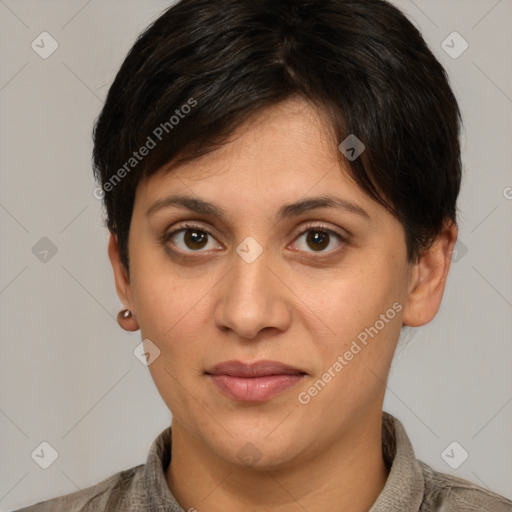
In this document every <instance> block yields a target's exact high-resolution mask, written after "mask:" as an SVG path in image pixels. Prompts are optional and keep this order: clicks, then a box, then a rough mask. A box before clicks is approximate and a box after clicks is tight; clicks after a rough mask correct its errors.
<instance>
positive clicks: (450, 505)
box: [418, 460, 512, 512]
mask: <svg viewBox="0 0 512 512" xmlns="http://www.w3.org/2000/svg"><path fill="white" fill-rule="evenodd" d="M418 463H419V465H420V468H421V471H422V473H423V477H424V481H425V497H424V501H423V504H424V507H423V508H422V509H421V510H422V512H423V511H424V512H430V511H432V512H434V511H439V512H512V501H511V500H509V499H507V498H505V497H504V496H501V495H499V494H497V493H495V492H492V491H490V490H488V489H485V488H483V487H480V486H479V485H476V484H474V483H472V482H470V481H469V480H465V479H463V478H458V477H456V476H453V475H449V474H447V473H442V472H439V471H435V470H434V469H432V468H431V467H430V466H428V465H427V464H425V463H424V462H422V461H420V460H418Z"/></svg>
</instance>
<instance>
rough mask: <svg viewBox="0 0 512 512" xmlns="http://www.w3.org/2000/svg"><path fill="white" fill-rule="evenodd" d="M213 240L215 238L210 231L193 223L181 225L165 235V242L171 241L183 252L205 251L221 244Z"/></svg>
mask: <svg viewBox="0 0 512 512" xmlns="http://www.w3.org/2000/svg"><path fill="white" fill-rule="evenodd" d="M213 240H215V239H214V238H213V235H212V234H211V233H210V232H209V231H207V230H206V229H204V228H200V227H199V226H191V225H184V226H181V227H180V228H179V229H176V230H174V231H172V232H171V233H169V234H167V235H165V237H164V241H165V243H168V242H169V241H170V242H171V243H172V245H174V246H176V247H177V248H178V249H179V250H180V251H182V252H205V251H203V249H215V248H218V247H219V244H215V243H213V242H212V241H213ZM209 244H210V247H209V246H208V245H209Z"/></svg>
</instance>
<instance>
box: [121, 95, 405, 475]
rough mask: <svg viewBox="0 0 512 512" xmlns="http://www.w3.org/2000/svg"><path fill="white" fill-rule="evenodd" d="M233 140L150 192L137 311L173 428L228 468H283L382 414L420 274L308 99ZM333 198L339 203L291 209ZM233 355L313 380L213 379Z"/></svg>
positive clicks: (133, 259) (138, 247)
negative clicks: (205, 207)
mask: <svg viewBox="0 0 512 512" xmlns="http://www.w3.org/2000/svg"><path fill="white" fill-rule="evenodd" d="M231 140H232V141H231V142H230V143H228V144H226V145H225V146H223V147H222V148H221V149H219V150H217V151H215V152H213V153H210V154H208V155H206V156H204V157H202V158H200V159H198V160H195V161H192V162H189V163H186V164H183V165H182V166H180V167H176V168H174V169H173V170H172V171H170V172H159V173H157V174H156V175H154V176H152V177H151V178H150V179H149V180H148V181H146V182H143V183H141V184H140V185H139V187H138V189H137V193H136V199H135V205H134V211H133V217H132V221H131V228H130V237H129V257H130V283H129V292H128V298H127V302H128V304H126V305H127V307H130V308H131V309H132V311H133V313H134V315H135V317H136V319H137V322H138V324H139V326H140V329H141V334H142V339H149V340H151V342H152V343H153V344H154V345H156V346H157V347H158V349H159V350H160V355H159V356H158V357H157V358H156V359H155V360H154V361H153V362H152V363H151V364H150V365H149V369H150V372H151V375H152V377H153V379H154V381H155V384H156V386H157V388H158V391H159V392H160V394H161V396H162V398H163V400H164V401H165V403H166V404H167V406H168V407H169V409H170V410H171V412H172V415H173V427H174V426H175V425H179V427H180V428H182V429H185V430H186V432H187V433H188V434H189V435H190V436H192V437H194V438H196V439H199V440H200V441H201V442H202V446H205V447H207V448H209V449H210V450H211V451H212V452H213V453H216V454H217V455H218V456H220V457H222V458H223V459H225V460H226V461H229V462H232V463H235V464H242V461H243V458H244V456H246V455H248V456H249V457H252V459H253V462H255V463H257V464H258V465H261V467H264V466H265V465H267V464H268V465H269V466H272V467H279V466H281V467H286V466H287V465H291V464H293V463H296V462H297V461H301V460H306V459H307V458H308V457H310V456H312V455H313V454H314V453H315V452H318V451H319V450H322V449H323V448H325V447H327V446H330V445H332V443H333V442H334V440H335V439H339V438H340V434H343V433H344V432H349V431H350V429H352V430H354V429H357V428H361V425H364V420H365V418H366V419H368V418H370V417H372V418H377V417H380V413H381V407H382V401H383V396H384V389H385V385H384V381H385V380H386V378H387V375H388V371H389V367H390V364H391V360H392V356H393V353H394V350H395V346H396V343H397V340H398V337H399V334H400V329H401V326H402V316H403V313H404V309H403V308H405V306H406V302H407V299H408V293H409V291H410V283H411V268H412V267H411V266H410V265H409V264H408V262H407V258H406V244H405V237H404V231H403V227H402V225H401V224H400V223H399V222H398V221H397V220H396V219H395V218H394V217H393V216H392V215H391V214H389V213H388V212H387V211H386V210H385V209H384V208H383V207H382V206H381V205H379V204H378V203H377V202H375V201H374V200H372V199H371V198H369V197H368V196H367V195H366V194H365V193H363V192H362V191H361V190H360V189H359V188H358V187H357V186H356V185H355V184H354V182H353V181H351V179H349V178H348V175H347V172H346V171H345V170H344V169H340V167H339V164H338V161H337V159H336V154H335V151H336V148H335V147H334V148H333V146H332V142H329V141H330V136H329V135H328V133H327V132H326V131H325V129H324V124H323V122H322V121H321V119H320V118H319V117H318V114H316V112H315V111H314V110H313V109H312V108H311V107H309V106H308V105H307V104H306V103H302V102H300V101H297V100H295V101H292V100H289V101H287V102H284V103H282V104H280V105H279V106H278V107H275V108H272V109H269V110H267V111H265V112H264V114H263V115H260V116H258V117H257V118H254V119H253V120H252V121H251V123H249V124H248V125H247V126H245V129H244V130H243V131H241V130H240V131H238V132H237V138H232V139H231ZM330 144H331V145H330ZM175 196H181V197H184V196H186V197H187V198H190V201H201V202H205V203H208V204H211V205H214V206H215V209H216V212H214V213H212V212H210V213H205V212H197V211H192V210H190V209H187V208H185V207H183V206H179V205H178V204H174V205H171V204H170V201H168V200H169V198H172V197H175ZM327 196H328V197H330V198H332V199H334V201H336V200H339V201H340V204H341V206H340V207H332V206H331V207H328V206H323V207H316V208H314V209H310V208H309V207H307V204H306V205H305V206H304V207H295V208H294V207H291V206H286V205H291V204H293V203H301V202H303V201H311V200H312V199H314V198H320V197H322V198H325V197H327ZM166 201H167V204H166V203H165V202H166ZM190 204H192V203H190ZM196 204H197V203H196ZM310 206H311V204H310ZM212 209H213V208H212ZM220 210H222V212H223V216H219V215H218V213H219V211H220ZM148 211H150V213H149V214H148ZM186 224H188V225H189V227H186V226H185V225H186ZM190 226H192V227H190ZM172 232H175V233H174V234H172ZM208 233H210V234H208ZM166 235H169V236H168V237H167V239H166ZM146 343H147V342H146ZM233 360H236V361H240V362H243V363H247V364H249V363H253V362H256V361H260V360H271V361H276V362H280V363H284V364H286V365H290V366H292V367H293V368H295V369H298V370H300V371H301V372H302V375H301V376H297V375H296V376H295V377H290V376H288V377H277V378H276V377H274V380H272V379H271V378H268V377H267V378H266V380H265V378H261V379H260V380H259V381H258V382H259V384H255V382H256V381H252V385H251V383H250V382H249V381H248V380H244V379H235V378H233V377H226V376H224V377H216V378H213V377H212V376H211V375H209V374H208V373H207V371H208V370H209V369H211V368H212V367H213V366H214V365H217V364H218V363H221V362H225V361H233ZM278 381H279V382H281V384H282V383H284V384H283V386H284V387H282V388H280V387H279V385H278V384H276V382H278ZM216 382H217V383H220V385H217V384H216ZM222 383H224V384H225V386H228V388H230V389H232V390H234V393H235V395H230V394H229V393H227V392H225V391H224V390H223V388H222ZM226 383H227V384H226ZM363 428H364V427H363Z"/></svg>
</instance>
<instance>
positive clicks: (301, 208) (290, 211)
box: [146, 195, 371, 222]
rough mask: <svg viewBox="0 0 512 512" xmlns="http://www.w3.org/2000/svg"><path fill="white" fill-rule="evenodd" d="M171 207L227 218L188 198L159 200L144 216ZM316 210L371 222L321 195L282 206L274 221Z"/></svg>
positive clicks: (361, 213)
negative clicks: (351, 215)
mask: <svg viewBox="0 0 512 512" xmlns="http://www.w3.org/2000/svg"><path fill="white" fill-rule="evenodd" d="M172 206H176V207H180V208H184V209H187V210H190V211H192V212H195V213H202V214H205V215H213V216H216V217H219V218H220V219H225V218H226V217H227V215H226V211H225V210H224V209H223V208H221V207H220V206H218V205H215V204H213V203H209V202H207V201H204V200H202V199H197V198H194V197H188V196H170V197H166V198H164V199H159V200H158V201H156V202H155V203H154V204H153V205H151V206H150V207H149V208H148V210H147V211H146V216H147V217H148V216H150V215H152V214H153V213H155V212H156V211H159V210H162V209H164V208H169V207H172ZM317 208H336V209H338V210H343V211H345V212H347V213H352V214H355V215H359V216H361V217H363V218H365V219H366V220H371V217H370V215H369V214H368V213H367V212H366V210H364V209H363V208H361V207H360V206H358V205H357V204H354V203H351V202H350V201H347V200H346V199H341V198H340V197H336V196H332V195H323V196H319V197H312V198H309V199H303V200H301V201H297V202H295V203H288V204H285V205H283V206H282V207H281V208H280V209H279V211H278V212H277V214H276V221H277V222H279V221H281V220H283V219H287V218H290V217H294V216H298V215H301V214H303V213H307V212H309V211H311V210H315V209H317Z"/></svg>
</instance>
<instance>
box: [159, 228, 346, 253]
mask: <svg viewBox="0 0 512 512" xmlns="http://www.w3.org/2000/svg"><path fill="white" fill-rule="evenodd" d="M189 229H193V230H196V231H200V232H202V233H206V234H207V235H208V236H210V237H212V238H215V236H214V235H213V233H212V232H211V231H210V230H209V229H207V228H204V227H202V226H198V225H195V224H191V223H188V222H186V223H184V224H182V225H180V226H178V227H177V229H174V230H173V231H171V232H170V233H164V234H163V235H162V236H161V237H160V243H162V244H163V245H166V244H167V242H169V240H171V239H172V238H173V237H174V236H175V235H176V234H178V233H180V232H182V231H187V230H189ZM308 231H318V232H322V233H328V234H329V235H334V236H336V237H338V238H339V240H340V242H341V243H342V245H341V247H339V248H338V249H333V250H331V251H327V252H323V251H319V252H317V253H316V254H317V256H316V258H325V257H330V256H333V255H334V254H338V253H339V252H340V251H342V250H343V249H344V248H345V246H346V245H347V243H348V239H347V237H345V236H343V235H341V234H340V233H338V232H337V231H334V230H333V229H330V228H328V227H327V226H324V225H323V224H314V223H311V224H306V226H304V227H303V228H302V231H300V232H299V233H297V235H296V236H295V238H294V240H296V239H297V238H299V237H300V236H302V235H304V234H305V233H307V232H308ZM171 251H172V252H173V253H175V254H179V255H180V256H183V257H188V256H189V255H190V254H193V253H201V252H204V251H182V250H179V249H178V250H177V251H176V250H174V249H171ZM296 252H302V251H296ZM313 254H315V252H314V251H313ZM191 257H192V258H194V257H197V256H191Z"/></svg>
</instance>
